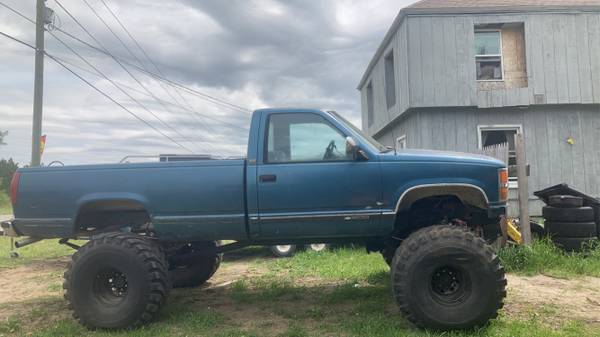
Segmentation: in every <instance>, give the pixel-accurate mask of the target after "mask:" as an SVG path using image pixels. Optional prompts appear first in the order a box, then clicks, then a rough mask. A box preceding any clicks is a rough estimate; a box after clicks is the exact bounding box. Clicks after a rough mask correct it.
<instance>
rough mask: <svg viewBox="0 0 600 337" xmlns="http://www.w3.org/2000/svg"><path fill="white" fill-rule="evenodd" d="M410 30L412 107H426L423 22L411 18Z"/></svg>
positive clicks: (409, 53) (409, 68)
mask: <svg viewBox="0 0 600 337" xmlns="http://www.w3.org/2000/svg"><path fill="white" fill-rule="evenodd" d="M406 24H407V27H406V28H407V30H408V65H409V66H408V76H409V84H410V105H411V106H422V105H424V98H423V71H422V69H423V64H422V59H421V20H420V19H419V18H409V19H408V20H407V23H406Z"/></svg>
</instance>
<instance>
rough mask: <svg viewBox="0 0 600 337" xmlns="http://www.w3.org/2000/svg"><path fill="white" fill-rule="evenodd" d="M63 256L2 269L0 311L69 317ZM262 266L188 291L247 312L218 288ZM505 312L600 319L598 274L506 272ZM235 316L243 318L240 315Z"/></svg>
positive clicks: (312, 283)
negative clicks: (36, 310)
mask: <svg viewBox="0 0 600 337" xmlns="http://www.w3.org/2000/svg"><path fill="white" fill-rule="evenodd" d="M67 261H68V258H62V259H59V260H54V261H45V262H43V263H41V262H38V263H33V264H30V265H27V266H21V267H17V268H12V269H4V270H2V271H1V273H2V281H1V285H0V317H13V316H15V315H19V314H20V313H23V314H25V313H28V312H31V310H32V304H33V303H38V304H39V303H42V304H43V306H44V307H45V308H46V309H48V308H51V309H52V310H51V311H53V312H54V314H53V315H52V316H53V318H61V317H69V315H70V314H69V312H68V311H67V310H66V305H65V304H64V301H63V300H62V296H61V294H62V273H63V271H64V269H65V266H66V264H67ZM262 272H264V270H260V267H256V266H253V265H252V264H248V263H247V262H244V261H234V262H228V263H226V264H225V265H224V266H223V267H222V268H221V269H219V271H218V272H217V274H216V275H215V276H214V277H213V279H211V281H210V282H209V284H208V285H206V286H205V287H203V288H201V289H196V290H193V291H195V292H196V291H200V292H203V293H204V294H203V296H201V298H202V302H203V305H208V306H214V308H215V309H221V310H227V312H229V313H231V316H232V317H234V318H235V316H236V315H242V316H244V315H248V313H247V312H246V313H244V312H241V311H240V309H239V307H238V306H236V304H235V303H234V302H233V300H232V299H231V298H223V296H222V295H223V290H225V289H227V288H228V287H229V286H230V285H231V284H232V283H233V282H235V281H238V280H240V279H242V278H248V277H253V276H259V275H260V274H261V273H262ZM299 282H301V285H303V286H306V287H329V286H330V287H334V286H335V284H328V283H327V281H322V280H319V279H318V278H317V279H316V278H307V279H306V280H300V281H299ZM174 296H175V297H180V299H182V298H183V300H184V301H188V300H189V301H192V302H193V301H194V300H193V298H194V297H195V296H189V294H187V293H181V294H179V293H178V292H174ZM225 297H226V296H225ZM227 307H231V308H227ZM54 309H55V310H54ZM229 309H231V311H230V310H229ZM504 314H505V315H506V316H508V317H514V318H520V319H523V318H526V317H531V315H535V316H537V317H538V318H539V319H540V320H542V321H545V322H546V323H548V324H550V325H559V324H560V323H561V322H564V321H568V320H573V319H577V320H581V321H584V322H586V323H588V324H593V325H600V278H590V277H584V278H578V279H560V278H554V277H548V276H543V275H539V276H533V277H525V276H515V275H508V298H507V299H506V304H505V308H504ZM239 318H240V320H241V321H245V319H244V317H239ZM246 318H248V317H246ZM262 319H263V320H265V319H266V320H267V323H268V318H267V317H264V316H263V317H262ZM277 322H278V320H277V319H276V318H275V317H274V318H273V320H272V322H271V323H272V324H279V323H277ZM40 323H42V322H40Z"/></svg>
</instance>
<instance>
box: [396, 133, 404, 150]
mask: <svg viewBox="0 0 600 337" xmlns="http://www.w3.org/2000/svg"><path fill="white" fill-rule="evenodd" d="M402 149H406V135H402V136H400V137H398V138H396V151H398V150H402Z"/></svg>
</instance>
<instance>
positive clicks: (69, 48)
mask: <svg viewBox="0 0 600 337" xmlns="http://www.w3.org/2000/svg"><path fill="white" fill-rule="evenodd" d="M48 33H49V34H50V35H51V36H52V37H53V38H55V39H56V40H57V41H58V42H60V43H61V44H62V45H63V46H64V47H65V48H67V49H68V50H69V51H70V52H71V53H73V54H75V55H76V56H77V57H78V58H79V59H81V60H82V61H83V62H85V63H86V64H87V65H88V66H89V67H91V68H92V69H94V71H96V72H97V73H99V74H100V75H102V77H103V78H104V79H105V80H107V81H109V82H110V83H111V84H112V85H113V86H115V87H116V88H117V89H119V91H121V92H122V93H123V94H125V95H126V96H127V97H129V99H131V100H132V101H134V102H135V103H136V104H138V105H139V106H140V107H142V109H144V110H146V111H147V112H148V113H150V114H151V115H152V116H153V117H154V118H156V119H157V120H158V121H159V122H160V123H161V124H162V125H164V126H165V127H166V128H168V129H170V130H172V131H173V132H175V133H176V134H177V135H179V136H180V137H182V138H183V139H185V140H186V141H188V142H190V143H192V144H194V145H198V144H196V143H195V142H194V141H192V140H190V139H188V138H187V137H186V136H185V135H183V134H182V133H180V132H179V131H178V130H177V129H175V128H174V127H172V126H171V125H169V124H168V123H167V122H165V121H164V120H162V119H161V118H160V117H159V116H158V115H156V114H155V113H154V112H152V110H150V109H149V108H148V107H146V106H145V105H144V104H142V103H141V102H139V101H138V100H137V99H135V98H134V97H133V96H131V95H130V94H129V93H128V92H127V91H126V90H123V88H121V87H120V86H119V85H117V84H116V83H115V82H114V81H113V80H112V79H110V78H109V77H108V76H107V75H106V74H104V73H103V72H102V71H101V70H100V69H98V68H97V67H95V66H94V65H93V64H91V63H90V62H89V61H88V60H87V59H86V58H85V57H83V56H82V55H81V54H79V53H78V52H77V51H76V50H74V49H73V48H71V47H70V46H69V45H68V44H66V43H65V42H64V41H63V40H61V39H60V38H59V37H57V36H56V35H54V33H52V32H48Z"/></svg>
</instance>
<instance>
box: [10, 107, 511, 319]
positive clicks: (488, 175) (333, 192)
mask: <svg viewBox="0 0 600 337" xmlns="http://www.w3.org/2000/svg"><path fill="white" fill-rule="evenodd" d="M507 188H508V182H507V171H506V168H505V165H504V164H503V163H502V162H500V161H498V160H495V159H492V158H488V157H483V156H477V155H468V154H460V153H445V152H434V151H422V150H402V151H399V152H398V153H395V151H393V150H390V149H388V148H386V147H384V146H382V145H381V144H379V143H377V142H376V141H375V140H373V139H372V138H371V137H369V136H367V135H365V134H363V133H362V132H361V131H360V130H359V129H357V128H356V127H354V126H353V125H352V124H351V123H349V122H347V121H346V120H344V118H342V117H341V116H340V115H338V114H337V113H335V112H323V111H319V110H309V109H263V110H257V111H255V112H254V114H253V117H252V125H251V129H250V137H249V144H248V153H247V158H246V159H242V160H201V161H199V160H192V161H173V162H161V163H158V162H157V163H138V164H120V165H90V166H64V167H45V168H25V169H20V170H19V171H18V172H17V173H16V174H15V175H14V178H13V181H12V186H11V199H12V203H13V206H14V215H15V219H14V220H11V221H9V222H6V223H4V224H3V227H4V229H5V233H7V234H8V235H12V236H27V237H28V238H25V239H23V240H22V241H21V245H24V244H28V243H32V242H34V241H36V240H41V239H46V238H60V239H61V240H60V242H61V243H63V244H68V245H70V246H71V247H73V248H75V249H77V251H76V253H75V254H74V255H73V258H72V263H71V264H70V265H69V267H68V270H67V271H66V272H65V276H64V278H65V281H64V288H65V292H66V294H65V298H66V299H67V301H68V302H69V304H70V307H71V308H72V309H73V310H74V316H75V317H76V318H77V319H78V320H79V321H80V322H81V323H82V324H83V325H85V326H87V327H89V328H125V327H135V326H140V325H142V324H145V323H147V322H149V321H151V320H152V319H153V318H154V317H156V314H157V312H158V311H159V309H160V307H161V306H162V305H163V304H164V303H165V300H166V298H167V295H168V293H169V289H170V288H171V287H172V286H175V287H186V286H187V287H190V286H199V285H201V284H203V283H204V282H206V281H207V280H208V279H209V278H210V277H211V276H212V275H213V274H214V273H215V271H216V270H217V268H218V266H219V263H220V261H221V256H222V253H224V252H226V251H230V250H233V249H238V248H241V247H244V246H246V245H283V244H310V243H320V242H332V243H335V242H340V243H341V242H362V243H364V244H365V245H366V247H367V250H368V251H369V252H381V254H382V255H383V257H384V258H385V260H386V262H387V263H388V264H389V265H390V268H391V278H392V282H391V284H392V288H393V294H394V296H395V299H396V301H397V303H398V306H399V308H400V310H401V312H402V313H403V314H404V315H405V316H406V318H407V319H408V320H410V321H411V322H413V323H414V324H416V325H417V326H420V327H425V328H434V329H463V328H471V327H474V326H481V325H484V324H486V323H487V322H488V321H489V320H490V319H492V318H494V317H496V316H497V312H498V310H499V309H500V308H501V307H502V305H503V299H504V297H505V296H506V291H505V287H506V279H505V276H504V269H503V267H502V266H501V265H500V261H499V259H498V257H497V256H496V255H495V254H494V251H493V250H492V248H491V247H490V246H488V245H487V244H486V241H485V239H486V238H489V237H486V236H494V235H496V233H498V232H499V229H498V228H499V225H498V223H499V218H500V217H501V216H502V215H503V214H504V213H505V208H506V199H507V192H508V191H507ZM69 239H87V240H89V241H88V242H87V243H86V244H85V245H83V246H81V247H78V246H76V245H74V244H73V243H71V242H69V241H68V240H69ZM222 240H233V241H234V242H233V243H229V244H221V243H220V242H221V241H222Z"/></svg>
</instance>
